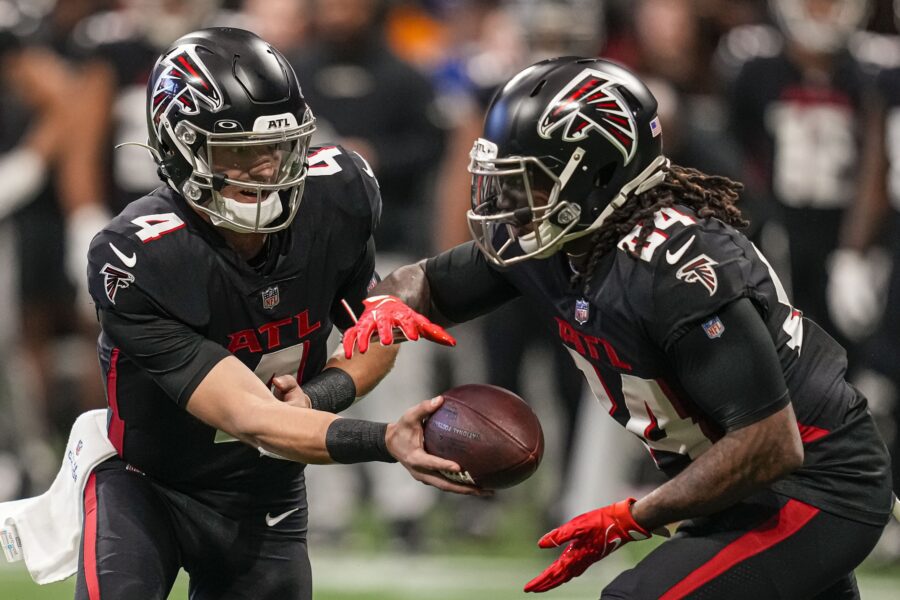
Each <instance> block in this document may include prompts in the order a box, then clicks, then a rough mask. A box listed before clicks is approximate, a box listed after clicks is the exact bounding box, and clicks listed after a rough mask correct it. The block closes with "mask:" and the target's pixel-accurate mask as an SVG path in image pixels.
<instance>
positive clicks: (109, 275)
mask: <svg viewBox="0 0 900 600" xmlns="http://www.w3.org/2000/svg"><path fill="white" fill-rule="evenodd" d="M100 273H102V274H103V275H104V281H103V283H104V284H105V288H106V297H107V298H109V301H110V302H112V303H113V304H115V303H116V292H118V291H119V288H127V287H128V286H129V285H131V283H132V282H133V281H134V275H132V274H131V273H129V272H128V271H125V270H122V269H120V268H119V267H114V266H112V265H111V264H109V263H106V264H105V265H103V268H102V269H100Z"/></svg>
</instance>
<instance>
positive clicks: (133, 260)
mask: <svg viewBox="0 0 900 600" xmlns="http://www.w3.org/2000/svg"><path fill="white" fill-rule="evenodd" d="M109 247H110V248H112V251H113V252H115V253H116V256H118V257H119V260H121V261H122V262H123V263H125V266H126V267H133V266H134V265H135V264H137V254H136V253H134V252H132V253H131V256H125V254H124V253H123V252H122V251H121V250H119V249H118V248H116V247H115V246H113V243H112V242H110V243H109Z"/></svg>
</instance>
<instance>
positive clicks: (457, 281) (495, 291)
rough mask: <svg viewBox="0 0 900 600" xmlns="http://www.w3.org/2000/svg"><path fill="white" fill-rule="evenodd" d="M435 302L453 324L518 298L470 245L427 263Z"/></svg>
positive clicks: (429, 283)
mask: <svg viewBox="0 0 900 600" xmlns="http://www.w3.org/2000/svg"><path fill="white" fill-rule="evenodd" d="M425 276H426V277H427V278H428V287H429V288H430V289H431V303H432V304H433V305H434V307H435V308H436V309H437V310H438V312H440V313H441V315H443V316H444V317H446V318H447V319H449V320H450V321H452V322H453V323H464V322H466V321H470V320H472V319H474V318H475V317H479V316H481V315H483V314H486V313H489V312H491V311H492V310H494V309H495V308H497V307H499V306H501V305H503V304H505V303H507V302H509V301H510V300H512V299H514V298H517V297H518V296H519V295H520V294H519V290H517V289H516V288H515V287H514V286H513V285H512V284H511V283H509V282H508V281H507V280H506V279H504V278H503V276H502V275H501V274H500V273H499V272H498V271H497V270H496V269H494V268H493V267H491V265H490V264H488V262H487V260H486V259H485V258H484V255H483V254H482V253H481V252H480V251H479V250H478V248H477V247H476V246H475V242H467V243H465V244H461V245H459V246H457V247H456V248H452V249H450V250H448V251H446V252H444V253H442V254H439V255H437V256H435V257H433V258H429V259H428V260H427V261H425Z"/></svg>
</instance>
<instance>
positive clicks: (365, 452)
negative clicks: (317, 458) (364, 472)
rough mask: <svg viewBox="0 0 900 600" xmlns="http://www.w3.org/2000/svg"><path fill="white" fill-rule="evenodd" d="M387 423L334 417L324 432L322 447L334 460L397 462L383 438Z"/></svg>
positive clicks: (345, 461)
mask: <svg viewBox="0 0 900 600" xmlns="http://www.w3.org/2000/svg"><path fill="white" fill-rule="evenodd" d="M386 431H387V423H375V422H373V421H362V420H360V419H335V420H334V421H332V422H331V425H329V426H328V431H327V432H325V448H327V449H328V454H329V456H331V459H332V460H333V461H334V462H337V463H342V464H345V465H349V464H353V463H360V462H372V461H380V462H397V459H395V458H394V457H393V456H391V453H390V452H388V449H387V443H386V442H385V440H384V435H385V432H386Z"/></svg>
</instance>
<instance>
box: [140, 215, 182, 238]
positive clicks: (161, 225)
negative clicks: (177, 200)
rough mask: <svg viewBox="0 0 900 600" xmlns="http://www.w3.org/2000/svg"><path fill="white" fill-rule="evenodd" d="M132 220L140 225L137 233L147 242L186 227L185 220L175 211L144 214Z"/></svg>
mask: <svg viewBox="0 0 900 600" xmlns="http://www.w3.org/2000/svg"><path fill="white" fill-rule="evenodd" d="M131 222H132V223H134V224H135V225H137V226H138V227H140V229H138V230H137V232H136V233H135V235H136V236H137V237H138V239H139V240H141V241H142V242H144V243H145V244H146V243H147V242H152V241H153V240H158V239H159V238H161V237H162V236H164V235H166V234H167V233H171V232H173V231H175V230H177V229H181V228H182V227H184V221H182V220H181V218H180V217H179V216H178V215H176V214H175V213H162V214H159V215H144V216H143V217H138V218H136V219H132V220H131Z"/></svg>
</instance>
